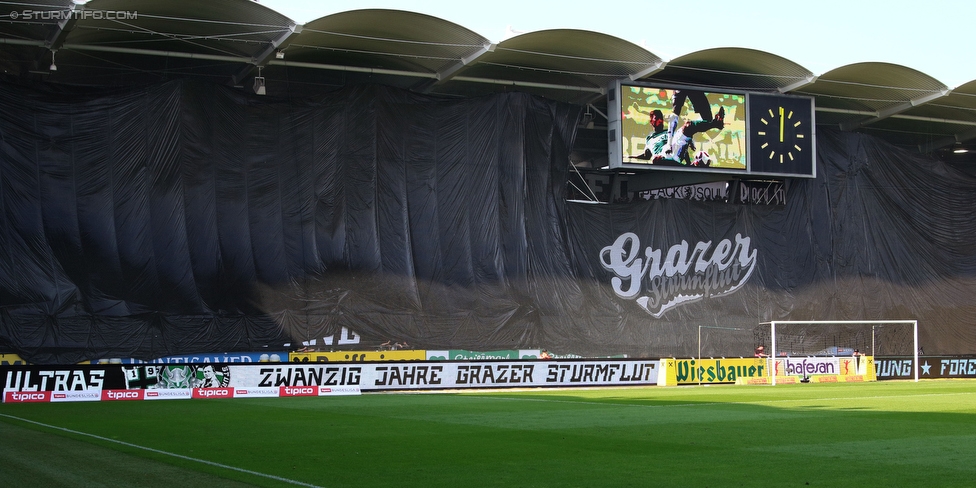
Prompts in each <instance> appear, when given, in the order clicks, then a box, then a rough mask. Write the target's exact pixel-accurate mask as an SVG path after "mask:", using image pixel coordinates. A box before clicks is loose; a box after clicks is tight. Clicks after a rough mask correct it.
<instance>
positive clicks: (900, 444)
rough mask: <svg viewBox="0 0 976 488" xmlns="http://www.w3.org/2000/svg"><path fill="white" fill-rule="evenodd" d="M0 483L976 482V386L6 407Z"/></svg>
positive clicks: (893, 384) (1, 415) (0, 433)
mask: <svg viewBox="0 0 976 488" xmlns="http://www.w3.org/2000/svg"><path fill="white" fill-rule="evenodd" d="M0 485H2V486H174V487H177V486H178V487H192V486H201V487H202V486H207V487H225V486H321V487H372V486H390V487H401V486H479V487H481V486H504V487H549V486H557V487H577V486H578V487H616V486H622V487H625V486H634V487H649V486H691V487H724V486H732V487H739V486H741V487H754V486H776V487H790V486H798V487H800V486H838V487H840V486H843V487H848V486H884V487H892V486H926V487H931V486H948V487H963V486H974V485H976V381H971V380H941V381H922V382H918V383H915V382H903V381H887V382H878V383H860V384H800V385H780V386H776V387H770V386H707V387H705V386H692V387H646V388H602V389H579V390H575V389H559V390H546V389H539V390H519V391H513V390H503V391H491V392H478V393H457V392H451V393H436V394H430V393H428V394H422V393H411V394H389V393H388V394H364V395H362V396H350V397H320V398H314V397H308V398H275V399H239V400H170V401H142V402H99V403H60V404H3V405H0Z"/></svg>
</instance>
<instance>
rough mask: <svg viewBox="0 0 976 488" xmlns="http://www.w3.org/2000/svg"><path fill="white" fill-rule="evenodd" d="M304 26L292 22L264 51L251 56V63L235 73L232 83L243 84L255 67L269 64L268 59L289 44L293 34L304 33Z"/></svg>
mask: <svg viewBox="0 0 976 488" xmlns="http://www.w3.org/2000/svg"><path fill="white" fill-rule="evenodd" d="M304 27H305V25H304V24H292V25H290V26H288V30H286V31H285V32H283V33H281V35H280V36H278V37H277V38H276V39H275V40H273V41H271V44H268V47H266V48H264V50H263V51H261V52H260V53H258V54H257V55H256V56H254V57H253V58H251V62H250V64H248V65H247V66H245V67H244V68H243V69H241V70H240V71H238V72H237V74H236V75H234V77H233V78H232V79H231V81H232V83H231V84H232V85H239V84H241V82H242V81H244V78H247V76H248V75H249V74H251V71H253V70H254V68H256V67H258V66H264V65H266V64H268V61H269V60H271V59H272V56H274V55H275V54H276V53H277V52H278V51H279V50H280V49H281V48H282V47H285V46H287V45H288V44H289V43H290V42H291V41H290V39H291V37H292V36H294V35H295V34H301V33H302V29H303V28H304Z"/></svg>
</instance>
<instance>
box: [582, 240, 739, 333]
mask: <svg viewBox="0 0 976 488" xmlns="http://www.w3.org/2000/svg"><path fill="white" fill-rule="evenodd" d="M640 246H641V242H640V238H639V237H637V234H634V233H633V232H626V233H624V234H621V235H620V237H618V238H617V240H616V241H614V243H613V244H612V245H610V246H607V247H604V248H603V249H602V250H601V251H600V262H601V264H602V265H603V268H604V269H606V270H607V271H610V272H612V273H613V274H614V275H615V276H613V277H612V278H610V284H611V286H612V287H613V291H614V293H616V294H617V296H619V297H620V298H624V299H628V300H636V302H637V303H638V304H639V305H640V306H641V307H642V308H643V309H644V310H646V311H647V312H648V313H650V314H651V315H652V316H654V317H656V318H660V317H661V316H662V315H664V312H666V311H668V310H669V309H671V308H673V307H675V306H677V305H680V304H682V303H688V302H691V301H695V300H699V299H702V298H707V297H717V296H722V295H728V294H730V293H733V292H735V291H736V290H738V289H739V288H741V287H742V286H743V285H745V283H746V282H747V281H748V280H749V277H750V276H751V275H752V272H753V270H754V268H755V266H756V254H757V250H755V249H752V240H751V238H749V237H746V236H743V235H742V234H736V235H735V242H734V243H733V242H732V240H730V239H722V240H721V241H719V242H718V243H717V244H715V246H714V247H713V246H712V241H707V242H701V241H699V242H698V243H696V244H695V245H694V247H691V246H690V244H689V243H688V242H687V241H681V243H679V244H675V245H673V246H671V247H670V248H669V249H668V250H667V253H666V254H665V252H664V251H663V250H662V249H654V248H651V247H647V248H645V249H643V253H642V252H641V247H640ZM642 293H643V295H642Z"/></svg>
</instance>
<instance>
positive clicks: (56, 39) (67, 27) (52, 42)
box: [44, 3, 85, 51]
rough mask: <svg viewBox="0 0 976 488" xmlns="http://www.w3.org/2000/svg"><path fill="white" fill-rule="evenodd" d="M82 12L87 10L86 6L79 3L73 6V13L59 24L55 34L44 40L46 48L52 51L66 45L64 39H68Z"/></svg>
mask: <svg viewBox="0 0 976 488" xmlns="http://www.w3.org/2000/svg"><path fill="white" fill-rule="evenodd" d="M82 10H85V6H84V5H82V4H77V3H73V4H71V12H70V13H69V14H68V15H67V16H66V17H65V18H63V19H61V20H60V21H59V22H58V25H57V27H55V29H54V32H52V33H51V35H49V36H47V39H45V40H44V46H45V47H47V48H48V49H50V50H52V51H57V50H58V49H60V48H61V45H62V44H64V39H65V38H66V37H68V32H71V29H74V28H75V23H76V22H78V17H80V16H81V11H82Z"/></svg>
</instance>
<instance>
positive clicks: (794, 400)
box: [467, 391, 976, 408]
mask: <svg viewBox="0 0 976 488" xmlns="http://www.w3.org/2000/svg"><path fill="white" fill-rule="evenodd" d="M974 394H976V392H971V391H962V392H958V393H922V394H918V395H910V394H909V395H872V396H851V397H832V398H781V399H777V400H751V401H745V402H743V401H739V402H700V403H672V404H666V405H647V404H642V403H618V402H594V401H573V400H554V399H549V398H538V397H534V398H524V397H518V396H493V395H470V396H467V397H468V398H492V399H495V400H512V401H520V402H545V403H569V404H573V405H594V406H600V407H611V406H616V407H640V408H674V407H678V408H685V407H711V406H716V405H764V404H766V405H772V404H777V403H800V402H824V401H842V400H881V399H889V398H918V397H940V396H969V395H974ZM662 399H666V398H665V397H662Z"/></svg>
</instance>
